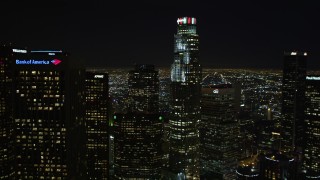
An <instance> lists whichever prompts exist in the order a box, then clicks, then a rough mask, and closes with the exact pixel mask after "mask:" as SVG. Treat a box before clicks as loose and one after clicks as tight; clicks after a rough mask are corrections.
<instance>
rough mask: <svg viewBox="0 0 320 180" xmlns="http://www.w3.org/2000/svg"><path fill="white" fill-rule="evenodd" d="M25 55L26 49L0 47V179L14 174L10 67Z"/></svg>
mask: <svg viewBox="0 0 320 180" xmlns="http://www.w3.org/2000/svg"><path fill="white" fill-rule="evenodd" d="M26 54H27V50H26V49H17V48H13V47H12V46H5V45H3V46H1V47H0V87H1V88H0V179H12V178H13V176H14V174H15V170H14V166H15V156H14V142H15V139H14V129H15V126H14V120H13V117H12V106H13V101H12V93H13V89H12V79H13V71H12V66H13V63H14V62H15V58H23V57H25V55H26Z"/></svg>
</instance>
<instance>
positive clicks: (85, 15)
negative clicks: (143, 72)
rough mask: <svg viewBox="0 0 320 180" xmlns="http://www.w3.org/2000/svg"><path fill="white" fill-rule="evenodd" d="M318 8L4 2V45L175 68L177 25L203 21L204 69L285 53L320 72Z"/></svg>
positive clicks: (99, 61)
mask: <svg viewBox="0 0 320 180" xmlns="http://www.w3.org/2000/svg"><path fill="white" fill-rule="evenodd" d="M317 4H318V3H317V2H312V3H311V2H300V3H294V2H290V3H289V2H286V1H282V2H277V3H258V2H255V3H246V2H241V3H240V2H233V3H224V2H219V3H216V4H210V3H205V2H202V3H194V2H185V3H183V4H182V3H179V2H173V3H170V4H165V3H163V4H161V3H159V4H156V3H148V2H143V1H142V2H138V3H132V2H131V3H126V4H125V5H122V4H121V3H119V2H118V3H115V2H113V3H106V2H94V3H91V4H88V3H81V2H76V1H69V2H64V1H57V2H55V3H51V4H49V5H47V4H46V3H40V2H36V1H33V2H18V1H10V2H9V1H5V2H1V7H6V8H5V9H4V10H3V11H1V14H0V15H1V16H0V18H1V20H2V22H3V23H4V24H6V27H8V28H4V29H3V31H2V32H3V33H1V34H0V39H1V43H10V42H11V43H13V44H14V45H17V46H24V45H28V46H29V48H30V49H38V48H47V49H55V48H56V47H59V48H62V49H64V50H66V51H68V52H70V53H71V55H72V56H73V57H74V58H76V59H78V60H85V61H86V65H87V66H89V67H95V66H106V67H111V66H114V67H119V66H131V65H132V64H134V63H138V64H155V65H156V66H170V63H171V59H172V57H173V54H172V51H171V49H172V47H171V46H168V44H172V43H173V41H172V34H173V33H174V31H175V29H174V28H173V27H174V26H175V24H176V19H177V18H178V17H180V16H193V17H195V18H197V19H198V28H199V34H201V36H200V41H201V42H202V43H201V46H200V50H201V54H200V60H201V62H203V66H204V67H205V66H208V67H209V66H210V67H216V68H228V67H231V68H246V67H248V68H254V67H258V68H278V69H280V68H281V67H282V54H283V52H284V51H307V52H308V54H309V56H308V57H309V58H308V67H310V68H319V67H320V63H319V61H317V60H318V59H319V57H320V54H319V51H318V50H317V48H318V47H319V43H318V42H317V39H318V38H317V37H318V35H317V32H318V29H319V27H318V25H317V23H316V22H317V17H318V16H317V14H318V12H317V11H316V7H318V6H317Z"/></svg>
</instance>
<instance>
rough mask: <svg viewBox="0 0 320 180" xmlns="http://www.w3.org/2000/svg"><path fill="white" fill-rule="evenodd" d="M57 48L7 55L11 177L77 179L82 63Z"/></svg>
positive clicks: (81, 137)
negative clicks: (11, 121) (9, 61)
mask: <svg viewBox="0 0 320 180" xmlns="http://www.w3.org/2000/svg"><path fill="white" fill-rule="evenodd" d="M68 57H69V56H68V54H67V53H65V52H63V51H31V52H30V54H29V55H28V57H24V58H15V59H14V60H13V69H12V71H13V75H14V78H13V101H12V102H13V119H14V122H15V141H16V144H15V148H16V149H15V156H16V161H15V162H16V177H17V179H46V178H49V177H50V179H81V178H83V177H84V175H85V173H86V171H84V170H83V169H82V168H84V166H83V165H84V164H85V163H84V162H83V159H82V155H84V150H85V143H84V141H83V140H84V134H85V126H84V96H85V94H84V80H85V74H84V69H82V68H80V67H79V62H75V61H71V59H69V58H68Z"/></svg>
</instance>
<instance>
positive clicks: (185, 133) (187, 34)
mask: <svg viewBox="0 0 320 180" xmlns="http://www.w3.org/2000/svg"><path fill="white" fill-rule="evenodd" d="M177 23H178V29H177V34H176V35H175V36H174V62H173V64H172V66H171V112H170V119H169V124H170V137H169V141H170V150H169V169H170V171H171V172H172V174H173V175H174V176H175V177H176V178H183V177H185V178H187V179H199V178H200V176H199V133H198V130H197V124H198V122H199V120H200V94H201V80H202V79H201V78H202V77H201V76H202V69H201V65H200V64H199V36H198V34H197V31H196V18H192V17H183V18H178V21H177Z"/></svg>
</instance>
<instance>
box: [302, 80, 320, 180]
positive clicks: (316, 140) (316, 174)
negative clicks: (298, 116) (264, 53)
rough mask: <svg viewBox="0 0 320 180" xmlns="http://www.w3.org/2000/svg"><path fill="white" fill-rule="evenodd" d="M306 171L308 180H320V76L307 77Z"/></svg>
mask: <svg viewBox="0 0 320 180" xmlns="http://www.w3.org/2000/svg"><path fill="white" fill-rule="evenodd" d="M305 113H306V114H305V115H306V118H305V125H306V131H305V150H304V163H303V165H304V169H305V170H306V172H307V174H306V177H307V179H320V76H314V75H313V76H312V75H308V76H307V77H306V109H305Z"/></svg>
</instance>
